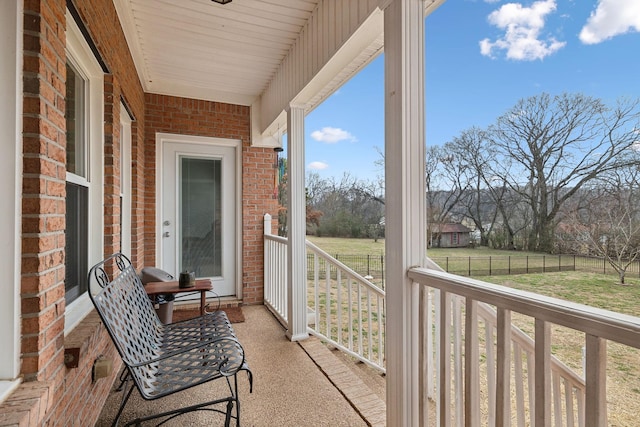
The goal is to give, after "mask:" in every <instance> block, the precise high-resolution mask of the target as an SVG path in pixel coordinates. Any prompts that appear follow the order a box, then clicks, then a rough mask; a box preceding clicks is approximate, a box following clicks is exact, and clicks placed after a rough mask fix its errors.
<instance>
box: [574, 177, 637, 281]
mask: <svg viewBox="0 0 640 427" xmlns="http://www.w3.org/2000/svg"><path fill="white" fill-rule="evenodd" d="M639 179H640V169H638V168H637V167H631V168H623V169H618V170H616V171H611V172H609V173H607V174H605V175H603V176H601V177H599V178H598V180H597V183H596V185H594V186H593V187H592V188H590V189H588V191H585V192H584V194H583V197H581V198H580V200H579V202H577V203H576V204H575V205H576V206H575V208H574V209H573V210H571V211H570V212H569V213H568V215H567V219H566V220H565V221H563V223H562V225H563V227H562V231H564V235H565V238H566V240H568V241H571V242H572V243H573V248H574V250H577V251H580V250H582V251H585V250H586V251H588V252H591V253H595V254H597V255H599V256H602V257H604V259H605V260H606V261H607V262H608V263H609V265H611V267H613V269H614V270H615V271H616V272H617V273H618V277H619V279H620V283H621V284H624V283H625V275H626V272H627V269H628V268H629V266H630V265H631V264H632V263H633V262H635V261H637V260H638V259H639V258H640V183H639V181H638V180H639Z"/></svg>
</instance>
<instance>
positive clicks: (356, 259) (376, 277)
mask: <svg viewBox="0 0 640 427" xmlns="http://www.w3.org/2000/svg"><path fill="white" fill-rule="evenodd" d="M332 256H333V257H334V258H335V259H337V260H338V261H340V262H341V263H343V264H345V265H346V266H348V267H349V268H350V269H352V270H353V271H355V272H356V273H358V274H359V275H361V276H363V277H364V278H366V279H368V280H369V281H370V282H372V283H374V284H376V285H378V286H379V287H380V288H381V289H384V255H382V254H380V255H341V254H332ZM321 261H322V260H321ZM324 271H325V267H324V265H320V272H321V275H322V274H325V273H324ZM307 272H308V274H312V272H313V254H307ZM322 278H324V277H322ZM334 279H335V277H334Z"/></svg>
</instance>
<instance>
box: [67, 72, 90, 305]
mask: <svg viewBox="0 0 640 427" xmlns="http://www.w3.org/2000/svg"><path fill="white" fill-rule="evenodd" d="M88 86H89V85H88V80H87V78H85V77H84V76H83V75H82V74H81V73H80V72H79V71H78V69H77V68H76V67H75V66H74V65H73V64H72V63H70V62H67V90H66V96H65V104H66V111H65V120H66V123H67V184H66V189H67V200H66V213H67V216H66V221H65V230H66V239H65V278H64V280H65V282H64V283H65V292H66V293H65V299H66V302H67V304H69V303H71V302H73V301H75V299H76V298H78V297H79V296H80V295H82V294H83V293H84V292H85V291H86V290H87V286H86V279H85V277H86V275H87V272H88V261H87V256H88V250H87V245H88V242H89V227H88V221H89V203H88V200H89V199H88V196H89V181H88V180H87V167H86V164H87V153H88V150H87V144H88V142H89V141H88V137H87V132H86V130H87V129H88V124H87V121H88V117H89V114H88V111H87V108H86V107H87V105H88V103H87V93H88V90H87V88H88Z"/></svg>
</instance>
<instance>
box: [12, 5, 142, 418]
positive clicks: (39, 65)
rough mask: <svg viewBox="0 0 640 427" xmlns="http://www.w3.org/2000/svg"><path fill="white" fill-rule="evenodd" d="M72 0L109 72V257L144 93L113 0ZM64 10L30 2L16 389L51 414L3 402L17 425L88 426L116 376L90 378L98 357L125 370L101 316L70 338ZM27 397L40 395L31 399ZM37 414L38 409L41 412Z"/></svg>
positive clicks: (138, 222) (115, 245)
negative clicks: (124, 153) (68, 352)
mask: <svg viewBox="0 0 640 427" xmlns="http://www.w3.org/2000/svg"><path fill="white" fill-rule="evenodd" d="M73 3H74V4H75V6H76V9H77V11H78V13H79V15H80V16H81V18H82V21H83V22H84V24H85V27H86V28H89V29H90V31H89V33H90V34H91V38H92V40H93V42H94V44H95V45H96V46H98V51H99V55H100V57H101V59H102V61H103V63H104V64H105V65H106V67H107V68H108V71H109V73H106V74H105V79H104V81H105V85H104V96H105V106H104V109H105V117H104V123H105V125H104V136H105V146H104V150H105V151H104V157H105V164H104V175H105V200H104V206H105V207H104V212H103V214H104V217H105V229H104V233H105V248H104V252H105V253H111V252H114V251H116V250H118V249H119V245H120V241H119V235H120V230H119V227H120V226H119V216H120V215H119V214H120V212H119V194H120V182H119V177H120V171H119V167H120V160H119V157H118V156H119V152H120V139H119V138H120V134H119V132H120V126H119V122H120V117H119V114H120V100H121V99H124V100H125V102H126V103H127V105H128V106H129V108H130V109H131V111H132V112H133V114H134V116H135V119H136V120H137V121H136V122H135V124H134V126H133V140H132V151H133V156H134V157H133V158H134V166H135V167H144V156H143V154H142V153H143V152H144V150H143V149H142V148H141V146H142V144H143V138H142V134H143V133H144V132H140V131H139V129H141V128H142V129H144V93H143V91H142V86H141V85H140V82H139V81H138V77H137V72H136V70H135V67H134V65H133V60H132V58H131V56H130V54H129V52H128V47H127V44H126V40H125V38H124V34H123V33H122V32H121V31H119V30H118V27H117V26H115V27H114V25H113V23H114V22H117V14H116V12H115V9H114V7H113V3H112V1H111V0H92V1H86V0H75V1H74V2H73ZM66 6H67V2H66V1H65V0H25V1H24V38H23V43H24V70H23V71H24V76H23V83H24V98H23V170H24V173H23V201H22V265H21V268H22V274H21V276H22V280H21V300H22V304H21V311H22V354H21V357H22V366H21V373H22V375H23V378H24V380H25V383H24V384H25V385H24V386H21V387H20V390H19V392H16V393H15V395H16V399H18V400H19V402H20V403H19V405H18V406H19V407H20V408H24V407H26V406H28V404H29V403H32V404H33V405H34V407H36V408H38V407H39V408H40V409H42V408H46V411H44V410H31V411H26V412H24V413H25V414H30V415H27V418H24V417H23V413H22V412H20V411H16V410H15V408H16V406H15V405H14V404H15V402H12V401H11V398H10V399H9V401H7V402H6V404H3V405H0V414H3V413H4V414H11V416H15V417H17V418H16V419H17V420H20V422H24V420H25V419H27V420H28V421H27V422H26V424H28V425H38V424H41V423H42V424H46V425H73V424H76V425H92V424H93V423H94V422H95V420H96V419H97V416H98V415H99V413H100V409H101V406H102V403H103V402H104V400H105V398H106V396H107V394H108V392H109V389H110V387H111V384H112V382H113V379H114V378H115V374H116V372H114V373H113V375H112V377H111V378H109V379H105V380H100V381H97V382H92V378H91V369H92V365H93V362H94V361H95V359H96V358H97V357H98V356H100V355H104V356H106V357H110V358H112V359H113V360H114V361H115V362H116V368H118V366H119V359H118V358H117V357H116V354H115V349H114V348H113V346H112V345H111V343H110V339H109V338H108V335H107V333H106V331H105V330H104V328H103V327H102V326H101V325H100V323H99V322H98V321H97V318H95V314H94V315H90V316H89V317H88V318H86V319H85V320H84V321H83V322H82V323H81V324H80V326H79V327H77V328H75V329H74V330H73V331H72V332H71V333H70V334H69V335H68V336H67V337H65V336H64V313H65V299H64V294H65V292H64V247H65V234H64V231H65V230H64V228H65V197H66V194H65V177H66V166H65V163H66V152H65V149H66V129H65V128H66V123H65V118H64V112H65V105H64V98H65V81H66V68H65V62H66V53H65V44H66V39H65V37H66V36H65V30H66V17H65V14H66ZM114 28H115V31H114ZM143 175H144V174H143V173H140V172H138V171H137V170H134V177H133V178H132V179H133V180H134V181H133V182H134V183H133V186H134V197H138V198H143V197H144V184H143V182H142V176H143ZM136 180H137V181H136ZM142 206H143V205H142V204H141V203H135V202H134V212H133V221H134V224H133V233H137V235H134V238H133V250H134V253H133V254H132V258H133V259H134V262H137V264H138V265H141V264H143V263H144V248H143V244H142V242H143V238H144V236H143V235H142V232H141V231H142V230H143V229H144V212H143V211H142ZM69 346H78V347H80V348H81V359H80V365H79V367H78V368H74V369H68V368H66V366H65V365H64V349H65V347H69ZM35 384H46V389H50V390H51V392H50V393H47V395H48V396H49V397H48V398H47V403H46V405H44V406H43V403H42V401H41V396H38V395H37V394H38V393H40V392H41V390H42V387H34V386H33V385H35ZM31 393H35V394H34V395H33V398H30V396H31ZM25 396H26V397H27V398H25ZM34 414H38V415H37V417H36V418H34ZM29 417H30V418H29ZM0 418H2V417H0ZM2 419H5V418H2ZM21 425H22V424H21Z"/></svg>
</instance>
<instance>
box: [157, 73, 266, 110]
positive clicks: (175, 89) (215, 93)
mask: <svg viewBox="0 0 640 427" xmlns="http://www.w3.org/2000/svg"><path fill="white" fill-rule="evenodd" d="M145 92H147V93H155V94H159V95H169V96H181V97H184V98H190V99H202V100H204V101H214V102H223V103H227V104H234V105H245V106H251V105H252V104H253V103H254V102H255V100H256V96H255V95H249V94H241V93H231V92H223V91H219V90H215V89H210V88H206V87H195V86H189V85H183V84H180V83H176V82H172V81H169V80H162V79H160V80H154V81H153V82H149V83H148V84H147V88H146V89H145Z"/></svg>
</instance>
